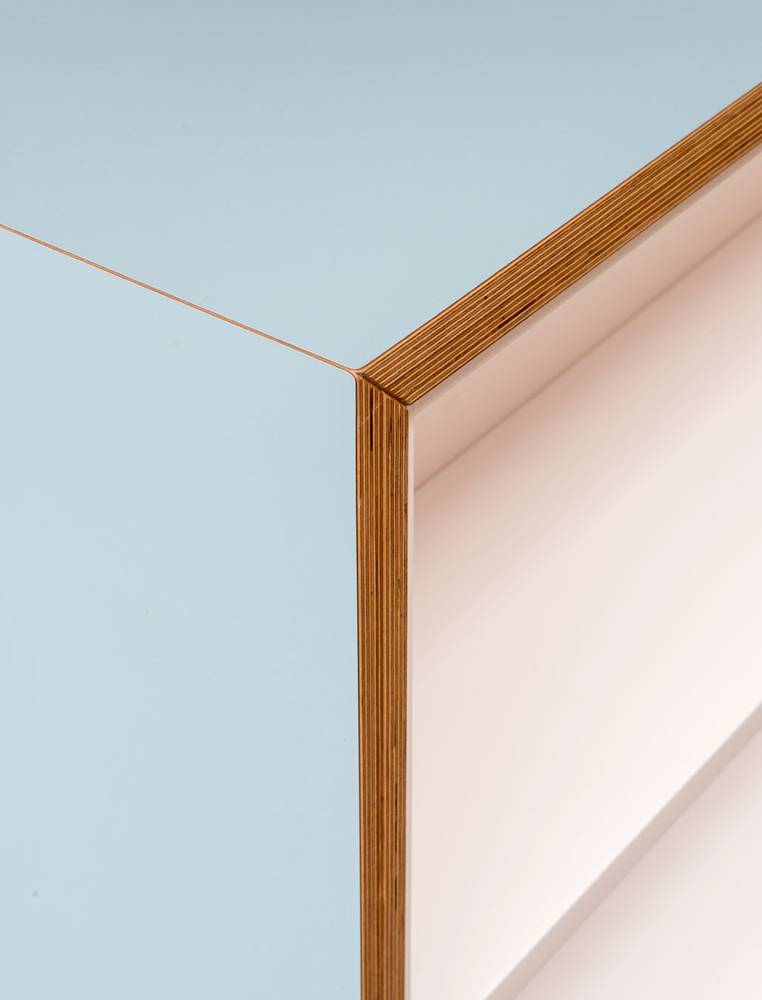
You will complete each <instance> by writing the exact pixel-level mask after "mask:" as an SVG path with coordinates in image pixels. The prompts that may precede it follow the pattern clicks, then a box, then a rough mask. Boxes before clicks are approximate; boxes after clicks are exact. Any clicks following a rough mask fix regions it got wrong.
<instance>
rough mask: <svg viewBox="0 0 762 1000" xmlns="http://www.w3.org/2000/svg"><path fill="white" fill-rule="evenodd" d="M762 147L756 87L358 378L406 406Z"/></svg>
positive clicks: (760, 88) (761, 87) (760, 94)
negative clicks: (725, 171) (739, 161)
mask: <svg viewBox="0 0 762 1000" xmlns="http://www.w3.org/2000/svg"><path fill="white" fill-rule="evenodd" d="M760 142H762V83H760V84H758V85H757V86H755V87H754V88H753V89H752V90H750V91H748V92H747V93H746V94H744V95H743V96H742V97H740V98H739V99H738V100H737V101H735V102H734V103H732V104H730V105H728V107H726V108H724V109H723V110H722V111H720V112H719V113H718V114H717V115H715V116H714V117H713V118H711V119H709V121H707V122H705V123H704V124H703V125H701V126H699V127H698V128H697V129H695V130H694V131H693V132H691V133H689V134H688V135H687V136H686V137H685V138H683V139H681V140H680V141H679V142H678V143H676V144H675V145H674V146H672V147H670V148H669V149H668V150H666V151H665V152H664V153H662V154H661V155H660V156H659V157H657V158H656V159H655V160H653V161H651V162H650V163H649V164H647V165H646V166H644V167H643V168H642V169H641V170H639V171H638V172H637V173H635V174H633V175H632V176H631V177H630V178H628V179H627V180H625V181H623V182H622V183H621V184H620V185H618V186H617V187H616V188H613V189H612V190H611V191H609V192H608V193H607V194H605V195H603V197H601V198H600V199H599V200H598V201H596V202H594V203H593V204H592V205H590V206H589V207H588V208H586V209H584V210H583V211H582V212H580V213H579V214H578V215H576V216H574V217H573V218H572V219H570V220H569V221H568V222H566V223H565V224H564V225H563V226H561V227H560V228H559V229H557V230H555V231H554V232H553V233H551V234H550V235H549V236H547V237H546V238H545V239H544V240H542V241H541V242H540V243H537V244H536V245H535V246H533V247H531V248H530V249H529V250H527V251H526V253H524V254H522V255H521V256H520V257H517V258H516V259H515V260H513V261H511V262H510V263H509V264H507V265H506V266H505V267H504V268H502V269H501V270H500V271H498V272H497V273H496V274H494V275H492V276H491V277H490V278H487V279H486V281H484V282H482V284H480V285H478V286H477V287H476V288H474V289H472V290H471V291H470V292H468V293H467V294H466V295H464V296H463V297H462V298H460V299H458V300H457V301H456V302H454V303H453V304H452V305H450V306H448V307H447V308H446V309H444V310H443V311H442V312H441V313H439V314H438V315H437V316H435V317H433V319H431V320H429V321H428V322H427V323H424V324H423V326H421V327H419V328H418V329H417V330H415V331H414V332H413V333H411V334H410V335H409V336H408V337H406V338H405V339H404V340H401V341H399V343H397V344H395V345H394V346H393V347H391V348H389V350H387V351H385V352H384V353H383V354H381V355H379V356H378V357H377V358H375V359H374V360H373V361H371V362H369V364H367V365H365V366H364V367H363V368H362V369H360V370H359V372H358V375H360V376H361V377H362V378H364V379H365V380H367V381H368V382H370V383H372V384H374V385H376V386H378V387H380V388H382V389H383V390H384V391H385V392H386V393H387V394H388V395H390V396H392V397H394V398H395V399H397V400H399V401H401V402H403V403H405V404H407V405H410V404H412V403H414V402H416V401H417V400H419V399H420V398H421V397H422V396H424V395H425V394H426V393H428V392H430V391H431V390H432V389H434V388H436V386H438V385H439V384H441V383H442V382H443V381H444V380H445V379H447V378H449V377H450V375H453V374H454V373H455V372H457V371H458V370H459V369H460V368H462V367H463V366H464V365H466V364H467V363H468V362H469V361H471V360H473V358H475V357H477V356H478V355H479V354H480V353H481V352H482V351H484V350H486V348H488V347H490V346H491V345H492V344H494V343H496V342H497V341H498V340H500V338H501V337H503V336H505V335H506V334H507V333H509V332H510V331H511V330H513V329H515V327H517V326H518V325H519V324H520V323H522V322H523V321H524V320H526V319H528V318H529V317H530V316H532V315H533V314H534V313H535V312H537V311H538V310H539V309H540V308H542V306H544V305H545V304H547V303H548V302H549V301H551V299H553V298H555V296H556V295H559V294H560V293H561V292H563V291H565V290H566V289H567V288H569V287H570V286H571V285H572V284H573V283H574V282H575V281H578V280H579V279H580V278H582V277H584V276H585V275H586V274H588V273H589V272H590V271H591V270H593V269H594V268H595V267H597V266H598V265H599V264H601V263H602V262H603V261H605V260H606V259H607V258H608V257H610V256H611V255H612V254H614V253H616V252H617V251H618V250H620V249H621V248H622V247H623V246H625V245H626V244H627V243H628V242H629V241H630V240H632V239H633V238H634V237H636V236H638V235H639V234H640V233H642V232H643V231H644V230H645V229H646V228H648V227H649V226H651V225H652V224H653V223H655V222H657V221H658V220H659V219H661V218H663V216H665V215H666V214H667V213H668V212H670V211H671V210H672V209H673V208H675V207H676V206H678V205H679V204H680V203H681V202H682V201H684V200H685V199H686V198H688V197H690V196H691V195H692V194H694V193H695V192H696V191H698V190H699V189H700V188H701V187H703V185H704V184H706V183H708V182H709V181H711V180H712V179H713V178H715V177H716V176H717V175H718V174H720V173H721V172H722V171H724V170H726V169H727V168H728V167H730V166H731V165H732V164H733V163H735V162H736V161H737V160H738V159H740V157H742V156H744V155H745V154H746V153H748V152H750V151H751V150H752V149H753V148H754V147H755V146H756V145H757V144H759V143H760Z"/></svg>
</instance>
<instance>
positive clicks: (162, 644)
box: [0, 233, 360, 1000]
mask: <svg viewBox="0 0 762 1000" xmlns="http://www.w3.org/2000/svg"><path fill="white" fill-rule="evenodd" d="M0 273H1V274H2V295H1V296H0V466H1V468H2V473H1V476H2V490H0V511H1V517H0V524H1V525H2V528H1V531H2V537H1V539H0V549H1V550H2V559H0V800H1V801H2V814H3V819H2V823H0V885H1V886H2V890H1V891H0V940H2V961H1V962H0V995H2V996H3V997H8V998H13V1000H50V998H52V997H56V998H60V1000H105V998H108V1000H136V998H140V1000H167V998H170V997H178V998H179V997H182V998H184V1000H210V998H211V997H225V998H231V1000H233V998H239V1000H244V998H246V1000H249V998H253V997H273V998H275V997H284V998H285V997H305V998H307V997H309V998H319V1000H357V997H358V996H359V940H360V934H359V858H358V845H359V831H358V809H359V805H358V790H357V784H358V763H357V761H358V746H357V632H356V621H357V619H356V565H355V456H354V446H355V443H354V407H355V400H354V392H355V388H354V382H353V380H352V378H351V377H350V376H348V375H346V374H345V373H343V372H339V371H336V370H335V369H333V368H330V367H329V366H327V365H323V364H321V363H319V362H315V361H312V360H310V359H308V358H305V357H303V356H302V355H299V354H296V353H295V352H293V351H289V350H286V349H284V348H281V347H275V346H273V345H271V344H268V343H266V342H265V341H263V340H262V339H261V338H258V337H256V336H252V335H251V334H248V333H244V332H241V331H237V330H234V329H232V328H231V327H230V326H228V325H226V324H224V323H220V322H217V321H215V320H212V319H209V318H207V317H205V316H202V315H200V314H199V313H197V312H194V311H193V310H190V309H187V308H184V307H182V306H178V305H176V304H174V303H171V302H167V301H165V300H163V299H162V298H160V297H159V296H156V295H152V294H150V293H147V292H145V291H143V290H141V289H138V288H135V287H133V286H130V285H128V284H126V283H125V282H121V281H119V280H116V279H113V278H110V277H108V276H106V275H103V274H101V273H99V272H97V271H95V270H94V269H92V268H89V267H87V266H84V265H82V264H78V263H76V262H73V261H70V260H67V259H66V258H63V257H62V256H60V255H59V254H55V253H52V252H50V251H48V250H43V249H40V248H38V247H35V246H33V245H31V244H29V243H28V242H26V241H24V240H21V239H19V238H17V237H12V236H8V235H6V234H2V233H0Z"/></svg>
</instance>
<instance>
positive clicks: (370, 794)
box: [356, 378, 408, 1000]
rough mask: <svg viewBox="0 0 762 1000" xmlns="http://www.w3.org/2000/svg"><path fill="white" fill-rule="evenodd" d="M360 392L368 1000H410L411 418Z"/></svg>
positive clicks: (362, 388) (393, 404)
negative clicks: (407, 859) (407, 955)
mask: <svg viewBox="0 0 762 1000" xmlns="http://www.w3.org/2000/svg"><path fill="white" fill-rule="evenodd" d="M356 386H357V389H356V394H357V416H356V426H357V559H358V572H357V579H358V588H357V589H358V685H359V742H360V914H361V951H362V998H363V1000H403V997H404V991H405V987H404V982H405V877H406V876H405V823H406V815H405V813H406V809H405V804H406V803H405V800H406V766H407V765H406V754H407V586H408V583H407V562H408V556H407V553H408V525H407V518H408V413H407V409H406V407H405V406H403V405H402V404H401V403H399V402H398V401H397V400H395V399H393V398H392V397H391V396H389V395H387V394H386V393H385V392H383V391H382V390H381V389H379V388H378V387H377V386H375V385H372V384H371V383H369V382H367V381H366V380H365V379H362V378H357V379H356Z"/></svg>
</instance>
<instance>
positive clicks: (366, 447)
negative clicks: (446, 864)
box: [354, 84, 762, 1000]
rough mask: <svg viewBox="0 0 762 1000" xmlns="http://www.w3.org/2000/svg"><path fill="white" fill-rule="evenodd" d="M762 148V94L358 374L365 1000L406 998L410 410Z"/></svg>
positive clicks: (760, 89) (750, 96) (746, 99)
mask: <svg viewBox="0 0 762 1000" xmlns="http://www.w3.org/2000/svg"><path fill="white" fill-rule="evenodd" d="M761 141H762V84H760V85H759V86H757V87H755V88H754V89H753V90H751V91H749V93H747V94H745V95H744V96H743V97H741V98H740V99H739V100H738V101H736V102H735V103H734V104H731V105H730V106H729V107H727V108H725V109H724V110H723V111H721V112H720V113H719V114H718V115H716V116H715V117H714V118H712V119H710V120H709V121H708V122H707V123H706V124H704V125H702V126H700V127H699V128H698V129H696V130H695V131H694V132H692V133H691V134H690V135H688V136H687V137H686V138H684V139H683V140H681V141H680V142H679V143H677V144H676V145H675V146H673V147H672V148H671V149H669V150H667V151H666V152H665V153H663V154H662V155H661V156H659V157H657V159H655V160H653V161H652V162H651V163H650V164H648V165H647V166H646V167H644V168H643V169H642V170H640V171H638V173H636V174H634V175H633V176H632V177H631V178H629V179H628V180H626V181H624V183H622V184H620V185H619V186H618V187H616V188H614V189H613V190H612V191H610V192H609V193H608V194H606V195H604V196H603V197H602V198H600V199H599V200H598V201H596V202H595V203H594V204H592V205H590V207H589V208H587V209H585V210H584V211H583V212H581V213H580V214H579V215H577V216H575V217H574V218H573V219H571V220H570V221H569V222H567V223H566V224H565V225H563V226H561V227H560V228H559V229H557V230H556V231H555V232H553V233H551V234H550V235H549V236H548V237H546V238H545V239H544V240H542V241H541V242H540V243H538V244H537V245H536V246H534V247H532V248H531V249H530V250H528V251H527V252H526V253H524V254H522V256H520V257H518V258H516V260H514V261H512V262H511V263H509V264H507V265H506V266H505V267H504V268H503V269H502V270H500V271H498V272H497V274H494V275H493V276H492V277H491V278H488V279H487V280H486V281H484V282H483V283H482V284H481V285H479V286H478V287H477V288H475V289H473V290H472V291H471V292H469V293H468V294H466V295H464V296H463V298H461V299H459V300H458V301H457V302H455V303H453V304H452V305H451V306H449V307H448V308H447V309H445V310H444V311H443V312H441V313H439V315H438V316H435V317H434V318H433V319H432V320H430V321H429V322H428V323H425V324H424V325H423V326H421V327H419V329H418V330H416V331H414V332H413V333H411V334H410V336H408V337H406V338H405V339H404V340H402V341H400V342H399V343H398V344H395V345H394V346H393V347H391V348H390V349H389V350H388V351H386V352H384V353H383V354H381V355H379V357H377V358H375V359H374V360H373V361H371V362H370V363H369V364H368V365H366V366H365V367H364V368H362V369H361V370H360V371H358V372H355V373H354V375H355V379H356V385H357V417H356V424H357V553H358V642H359V675H358V683H359V705H360V713H359V715H360V718H359V736H360V866H361V871H360V901H361V949H362V997H363V1000H404V994H405V878H406V875H405V869H406V854H405V830H406V742H407V587H408V583H407V545H408V524H407V516H408V511H407V507H408V411H407V407H408V406H409V405H411V404H412V403H414V402H415V401H416V400H418V399H420V398H421V397H422V396H424V395H425V394H426V393H427V392H430V391H431V390H432V389H434V388H435V387H436V386H437V385H439V384H440V383H441V382H443V381H444V380H445V379H447V378H449V377H450V376H451V375H453V374H454V373H455V372H456V371H458V370H459V369H460V368H462V367H463V366H464V365H466V364H468V362H469V361H471V360H472V359H473V358H475V357H476V356H477V355H478V354H480V353H481V352H482V351H483V350H485V349H486V348H487V347H489V346H491V345H492V344H494V343H495V342H496V341H498V340H499V339H500V338H501V337H503V336H505V335H506V334H507V333H508V332H509V331H511V330H513V329H514V328H515V327H516V326H518V324H519V323H521V322H523V321H524V320H525V319H527V318H528V317H529V316H531V315H532V314H533V313H535V312H537V310H538V309H540V308H542V306H543V305H545V304H546V303H547V302H549V301H550V300H551V299H552V298H554V297H555V296H556V295H558V294H560V293H561V292H563V291H564V290H565V289H567V288H568V287H569V286H570V285H572V284H573V283H574V282H575V281H578V280H579V279H580V278H582V277H583V276H584V275H586V274H587V273H588V272H590V271H591V270H593V269H594V268H595V267H597V266H598V265H599V264H601V263H602V262H603V261H604V260H606V258H607V257H609V256H611V255H612V254H614V253H616V251H617V250H620V249H621V248H622V247H623V246H625V245H626V244H627V243H628V242H629V241H630V240H631V239H633V238H634V237H635V236H637V235H638V234H639V233H641V232H643V230H644V229H646V228H647V227H648V226H650V225H652V224H653V223H655V222H657V221H658V220H659V219H661V218H662V217H663V216H664V215H666V214H667V213H668V212H669V211H671V210H672V209H673V208H675V207H676V206H677V205H679V204H680V202H682V201H684V200H685V199H686V198H688V197H689V196H690V195H692V194H694V193H695V192H696V191H697V190H699V188H701V187H702V186H703V185H704V184H706V183H707V182H708V181H710V180H712V178H714V177H716V176H717V175H718V174H719V173H721V172H722V171H723V170H725V169H726V168H727V167H729V166H731V165H732V164H733V163H734V162H735V161H736V160H738V159H739V158H740V157H741V156H743V155H744V154H745V153H748V152H749V151H750V150H751V149H753V148H754V146H756V145H757V144H758V143H759V142H761Z"/></svg>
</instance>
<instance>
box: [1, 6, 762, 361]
mask: <svg viewBox="0 0 762 1000" xmlns="http://www.w3.org/2000/svg"><path fill="white" fill-rule="evenodd" d="M0 36H1V37H2V51H3V58H2V61H0V92H2V94H3V101H2V104H1V105H0V135H1V136H2V140H1V145H0V221H1V222H4V223H6V224H9V225H12V226H16V227H18V228H20V229H25V230H27V231H30V232H32V233H33V234H35V235H37V236H40V237H43V238H45V239H47V240H50V241H52V242H54V243H59V244H61V245H63V246H65V247H67V248H68V249H72V250H75V251H77V252H79V253H82V254H84V255H85V256H89V257H93V258H95V259H96V260H99V261H102V262H104V263H106V264H110V265H111V266H112V267H115V268H117V269H120V270H123V271H126V272H127V273H128V274H131V275H134V276H137V277H140V278H143V279H144V280H146V281H149V282H151V283H153V284H156V285H159V286H160V287H162V288H165V289H168V290H170V291H173V292H176V293H177V294H180V295H183V296H185V297H187V298H190V299H192V300H194V301H197V302H200V303H202V304H203V305H206V306H208V307H210V308H214V309H217V310H219V311H222V312H224V313H227V314H228V315H232V316H233V317H235V318H236V319H239V320H241V321H243V322H246V323H249V324H251V325H253V326H256V327H259V328H261V329H265V330H267V331H268V332H270V333H272V334H275V335H277V336H279V337H282V338H285V339H287V340H292V341H295V342H297V343H299V344H302V345H303V346H305V347H308V348H310V349H312V350H315V351H317V352H318V353H321V354H323V355H325V356H328V357H330V358H333V359H335V360H337V361H340V362H343V363H344V364H347V365H354V366H359V365H361V364H364V363H365V362H367V361H369V360H370V359H371V358H372V357H374V356H375V355H377V354H379V353H380V352H381V351H383V350H385V349H386V348H387V347H389V346H391V345H392V344H393V343H394V342H396V341H397V340H398V339H400V338H401V337H402V336H404V335H405V334H406V333H408V332H409V331H410V330H412V329H413V328H414V327H416V326H417V325H419V324H420V323H421V322H423V321H425V320H426V319H428V318H429V317H430V316H431V315H433V314H434V313H435V312H437V311H438V310H439V309H441V308H442V307H444V306H446V305H448V304H449V303H450V302H451V301H453V300H454V299H455V298H457V297H458V296H459V295H460V294H462V293H463V292H465V291H467V290H468V289H469V288H471V287H472V286H473V285H475V284H476V283H477V282H479V281H480V280H481V279H482V278H484V277H486V276H487V275H489V274H491V273H492V272H494V271H495V270H497V269H498V268H499V267H501V266H502V265H503V264H505V263H507V262H508V261H509V260H511V259H512V258H513V257H515V256H516V255H517V254H519V253H521V252H522V251H523V250H525V249H526V248H527V247H528V246H530V245H531V244H533V243H534V242H536V241H537V240H539V239H541V238H542V237H543V236H545V235H546V234H547V233H548V232H550V231H551V230H552V229H554V228H555V227H556V226H558V225H559V224H561V223H562V222H564V221H566V219H568V218H569V217H570V216H571V215H573V214H575V213H576V212H578V211H579V210H581V209H582V208H584V207H585V206H586V205H588V204H589V203H590V202H591V201H593V200H594V199H595V198H597V197H598V196H599V195H601V194H603V193H604V192H605V191H607V190H608V189H609V188H611V187H613V186H614V185H615V184H617V183H618V182H619V181H621V180H622V179H623V178H625V177H626V176H628V175H629V174H630V173H632V172H633V171H634V170H636V169H638V168H639V167H641V166H642V165H643V164H644V163H645V162H647V161H648V160H650V159H651V158H653V157H654V156H655V155H657V154H658V153H660V152H661V151H662V150H664V149H665V148H666V147H667V146H669V145H671V144H672V143H674V142H675V141H677V140H678V139H680V138H681V137H682V136H683V135H685V134H686V133H687V132H689V131H690V130H691V129H693V128H694V127H695V126H697V125H698V124H700V123H701V122H702V121H704V120H705V119H707V118H709V117H710V116H711V115H713V114H715V113H716V112H717V111H719V110H720V109H721V108H722V107H724V106H725V105H726V104H728V103H730V102H731V101H732V100H734V99H735V98H736V97H738V96H739V95H740V94H741V93H742V92H744V91H745V90H747V89H749V88H750V87H752V86H753V85H755V84H756V83H758V82H759V81H760V80H761V79H762V49H761V48H760V38H762V3H760V2H759V0H724V2H722V3H719V2H717V0H691V2H687V0H639V2H638V3H633V2H632V0H534V2H529V0H470V2H469V3H465V2H462V0H461V2H456V0H441V2H438V3H430V2H417V3H409V2H407V3H402V2H400V0H391V2H388V0H385V2H384V3H381V2H378V0H372V2H367V3H357V2H356V0H353V2H349V0H323V2H321V3H310V2H307V0H281V2H278V3H270V2H267V3H265V2H264V0H217V2H215V3H213V4H212V3H201V2H200V0H183V2H180V0H150V2H148V0H136V2H132V3H103V2H101V0H98V2H96V0H71V2H67V3H51V2H50V0H24V2H23V3H21V2H19V0H0Z"/></svg>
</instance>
